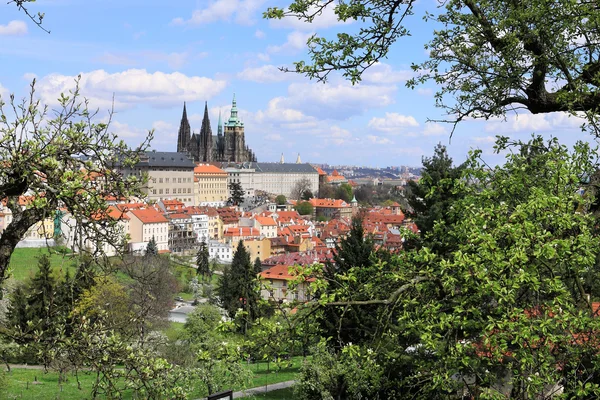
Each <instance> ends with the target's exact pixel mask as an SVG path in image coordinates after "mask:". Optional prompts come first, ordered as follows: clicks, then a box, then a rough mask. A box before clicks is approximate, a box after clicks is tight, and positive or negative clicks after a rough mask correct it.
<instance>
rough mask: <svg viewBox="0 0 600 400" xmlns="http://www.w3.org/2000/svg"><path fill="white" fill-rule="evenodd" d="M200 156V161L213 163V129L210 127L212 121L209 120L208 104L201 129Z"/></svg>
mask: <svg viewBox="0 0 600 400" xmlns="http://www.w3.org/2000/svg"><path fill="white" fill-rule="evenodd" d="M199 140H200V146H199V148H200V154H199V155H198V159H199V161H201V162H211V161H213V158H212V156H213V141H212V129H211V127H210V119H209V118H208V103H207V102H205V103H204V118H203V119H202V127H201V128H200V139H199Z"/></svg>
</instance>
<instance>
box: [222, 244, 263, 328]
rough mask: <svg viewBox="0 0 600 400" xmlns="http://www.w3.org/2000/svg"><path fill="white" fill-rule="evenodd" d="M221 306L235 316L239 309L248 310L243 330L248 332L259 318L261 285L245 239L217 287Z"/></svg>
mask: <svg viewBox="0 0 600 400" xmlns="http://www.w3.org/2000/svg"><path fill="white" fill-rule="evenodd" d="M217 293H218V295H219V299H220V303H221V307H223V308H224V309H225V310H226V311H227V313H228V314H229V316H230V317H231V318H233V317H234V316H235V315H236V313H237V311H238V310H239V309H242V310H243V311H245V312H246V317H245V321H244V325H243V327H242V331H243V332H244V333H246V331H247V329H248V326H249V324H250V323H252V321H254V320H255V319H256V318H258V314H259V312H258V300H259V297H260V292H259V287H258V285H257V284H256V273H255V266H254V265H253V264H252V262H251V261H250V255H249V254H248V252H247V251H246V247H245V246H244V241H243V240H240V241H239V243H238V246H237V249H236V251H235V254H234V255H233V260H232V262H231V266H229V267H228V268H225V270H224V271H223V275H222V276H221V279H220V280H219V285H218V288H217Z"/></svg>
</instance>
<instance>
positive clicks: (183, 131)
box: [177, 102, 192, 153]
mask: <svg viewBox="0 0 600 400" xmlns="http://www.w3.org/2000/svg"><path fill="white" fill-rule="evenodd" d="M191 136H192V129H191V128H190V121H188V117H187V111H186V109H185V102H184V103H183V115H182V116H181V123H180V124H179V133H178V135H177V151H178V152H180V153H187V152H188V147H189V143H190V137H191Z"/></svg>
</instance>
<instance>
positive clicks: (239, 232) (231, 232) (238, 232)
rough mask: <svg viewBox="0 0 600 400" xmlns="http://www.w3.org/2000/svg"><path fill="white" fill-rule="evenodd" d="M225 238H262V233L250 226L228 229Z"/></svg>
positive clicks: (224, 234)
mask: <svg viewBox="0 0 600 400" xmlns="http://www.w3.org/2000/svg"><path fill="white" fill-rule="evenodd" d="M223 236H229V237H238V236H240V237H248V236H260V232H259V230H258V229H256V228H251V227H249V226H241V227H238V228H227V229H226V230H225V232H224V233H223Z"/></svg>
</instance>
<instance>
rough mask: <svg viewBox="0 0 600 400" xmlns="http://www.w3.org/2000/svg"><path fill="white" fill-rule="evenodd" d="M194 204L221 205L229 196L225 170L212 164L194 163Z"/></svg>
mask: <svg viewBox="0 0 600 400" xmlns="http://www.w3.org/2000/svg"><path fill="white" fill-rule="evenodd" d="M194 178H195V179H194V194H195V197H196V205H199V206H211V207H222V206H224V205H225V203H226V202H227V199H228V198H229V189H228V187H227V172H225V171H223V170H222V169H221V168H219V167H217V166H215V165H212V164H203V163H199V164H196V167H195V168H194Z"/></svg>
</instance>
